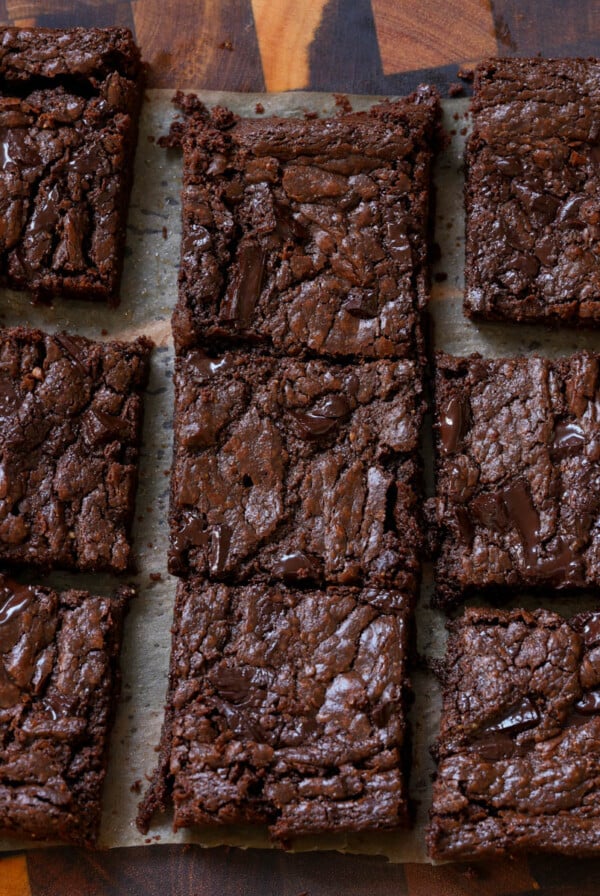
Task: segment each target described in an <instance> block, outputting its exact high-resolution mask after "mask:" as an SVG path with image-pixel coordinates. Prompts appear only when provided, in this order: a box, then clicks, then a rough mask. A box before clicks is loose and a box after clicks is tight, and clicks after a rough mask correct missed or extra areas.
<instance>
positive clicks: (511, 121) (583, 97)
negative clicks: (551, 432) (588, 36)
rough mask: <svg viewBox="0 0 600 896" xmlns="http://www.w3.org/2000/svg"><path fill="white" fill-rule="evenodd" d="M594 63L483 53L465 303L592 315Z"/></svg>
mask: <svg viewBox="0 0 600 896" xmlns="http://www.w3.org/2000/svg"><path fill="white" fill-rule="evenodd" d="M599 105H600V61H599V60H595V59H588V60H585V59H492V60H488V61H487V62H484V63H482V64H481V65H480V66H479V67H478V68H477V71H476V74H475V83H474V95H473V102H472V106H471V111H472V116H473V134H472V136H471V138H470V139H469V142H468V148H467V170H468V174H467V184H466V194H465V195H466V209H467V242H466V292H465V312H466V313H467V314H468V315H469V316H471V317H477V318H483V319H488V320H510V321H553V322H564V323H570V324H580V325H581V324H584V325H588V326H589V325H598V323H599V322H600V254H599V252H598V239H599V238H600V173H599V170H600V169H599V167H598V166H599V164H600V126H599V124H598V106H599Z"/></svg>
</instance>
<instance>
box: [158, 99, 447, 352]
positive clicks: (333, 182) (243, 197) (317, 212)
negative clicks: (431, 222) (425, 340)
mask: <svg viewBox="0 0 600 896" xmlns="http://www.w3.org/2000/svg"><path fill="white" fill-rule="evenodd" d="M179 103H180V105H181V106H182V108H183V109H184V111H185V112H186V113H187V117H186V119H185V120H184V122H178V123H176V124H175V126H174V128H173V129H172V133H171V139H170V143H171V145H173V144H176V145H179V144H182V145H183V150H184V186H183V193H182V203H183V240H182V252H181V270H180V280H179V301H178V304H177V307H176V310H175V313H174V315H173V333H174V338H175V344H176V348H177V350H178V351H180V352H181V351H183V350H184V349H187V348H190V347H194V346H197V345H202V344H205V341H206V340H212V341H214V337H215V336H220V337H224V338H236V337H237V338H241V339H251V340H259V341H261V342H265V343H267V344H268V345H270V346H271V347H272V348H273V349H274V350H275V351H276V352H277V353H280V354H287V355H299V354H306V353H307V352H308V353H316V354H319V355H331V356H357V357H365V358H379V357H411V358H414V357H415V354H416V352H417V351H419V352H420V351H421V347H422V346H421V331H420V312H421V311H422V310H423V308H424V307H425V304H426V300H427V286H428V284H427V277H426V257H427V240H426V228H427V217H428V208H429V189H430V183H429V174H430V164H431V158H432V153H433V145H434V141H435V135H436V128H437V119H438V116H439V98H438V96H437V94H436V93H435V91H434V90H433V89H431V88H420V89H419V91H418V92H417V93H415V94H413V95H412V96H411V97H410V98H408V99H406V100H398V101H397V102H393V103H387V104H384V105H381V106H377V107H375V108H373V109H371V111H370V112H364V113H351V114H345V115H340V116H336V117H334V118H327V119H323V120H310V121H306V120H302V119H297V118H294V119H282V118H270V119H264V118H263V119H260V120H252V119H243V120H239V119H237V118H235V116H233V115H232V114H231V113H228V112H227V111H226V110H223V109H216V110H214V111H213V113H212V114H211V115H209V114H208V113H207V112H206V110H205V109H204V107H203V106H202V105H201V104H200V103H199V102H198V101H197V100H196V99H195V98H194V97H193V96H190V97H182V96H181V95H180V96H179Z"/></svg>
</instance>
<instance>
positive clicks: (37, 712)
mask: <svg viewBox="0 0 600 896" xmlns="http://www.w3.org/2000/svg"><path fill="white" fill-rule="evenodd" d="M133 593H134V591H133V589H132V588H128V587H124V586H123V587H121V588H119V589H118V590H117V592H116V593H115V595H114V596H113V597H110V598H106V597H91V596H90V595H89V594H87V593H86V592H85V591H65V592H63V593H62V594H59V593H57V592H56V591H53V590H52V589H51V588H45V587H40V586H38V585H19V584H17V583H16V582H12V581H10V580H9V579H6V578H4V577H0V831H1V832H2V833H7V834H14V835H18V836H23V837H32V838H34V839H36V840H48V839H52V840H54V839H60V840H67V841H69V842H71V843H75V844H80V845H86V846H91V845H93V844H94V842H95V840H96V837H97V835H98V828H99V825H100V810H101V804H100V797H101V790H102V783H103V781H104V776H105V774H106V764H107V759H108V739H109V733H110V728H111V725H112V719H113V715H114V708H115V702H116V700H117V697H118V692H119V688H120V677H119V670H118V656H119V650H120V644H121V630H122V624H123V617H124V614H125V611H126V609H127V604H128V601H129V598H130V597H132V596H133Z"/></svg>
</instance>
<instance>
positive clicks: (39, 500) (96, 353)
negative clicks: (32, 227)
mask: <svg viewBox="0 0 600 896" xmlns="http://www.w3.org/2000/svg"><path fill="white" fill-rule="evenodd" d="M151 347H152V343H151V342H150V340H148V339H145V338H140V339H137V340H136V341H134V342H131V343H125V342H116V341H114V342H106V343H101V342H92V341H91V340H88V339H85V338H84V337H82V336H72V335H68V334H66V333H57V334H55V335H47V334H45V333H42V332H41V331H39V330H28V329H25V328H22V327H21V328H13V329H6V330H0V401H1V404H0V417H1V421H2V427H0V451H1V461H2V463H1V466H0V558H1V559H2V561H3V562H4V563H7V564H9V565H23V564H33V565H35V566H39V567H42V568H53V567H64V568H70V569H79V570H88V571H112V572H124V571H126V570H127V569H129V568H131V539H130V529H131V522H132V519H133V513H134V502H135V490H136V484H137V466H138V456H139V444H140V438H141V427H142V413H143V401H142V391H143V389H144V387H145V385H146V382H147V378H148V371H149V356H150V351H151Z"/></svg>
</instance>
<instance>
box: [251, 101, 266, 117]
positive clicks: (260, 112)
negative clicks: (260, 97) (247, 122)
mask: <svg viewBox="0 0 600 896" xmlns="http://www.w3.org/2000/svg"><path fill="white" fill-rule="evenodd" d="M254 111H255V112H256V114H257V115H264V111H265V107H264V106H263V104H262V103H257V104H256V106H255V107H254Z"/></svg>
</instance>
